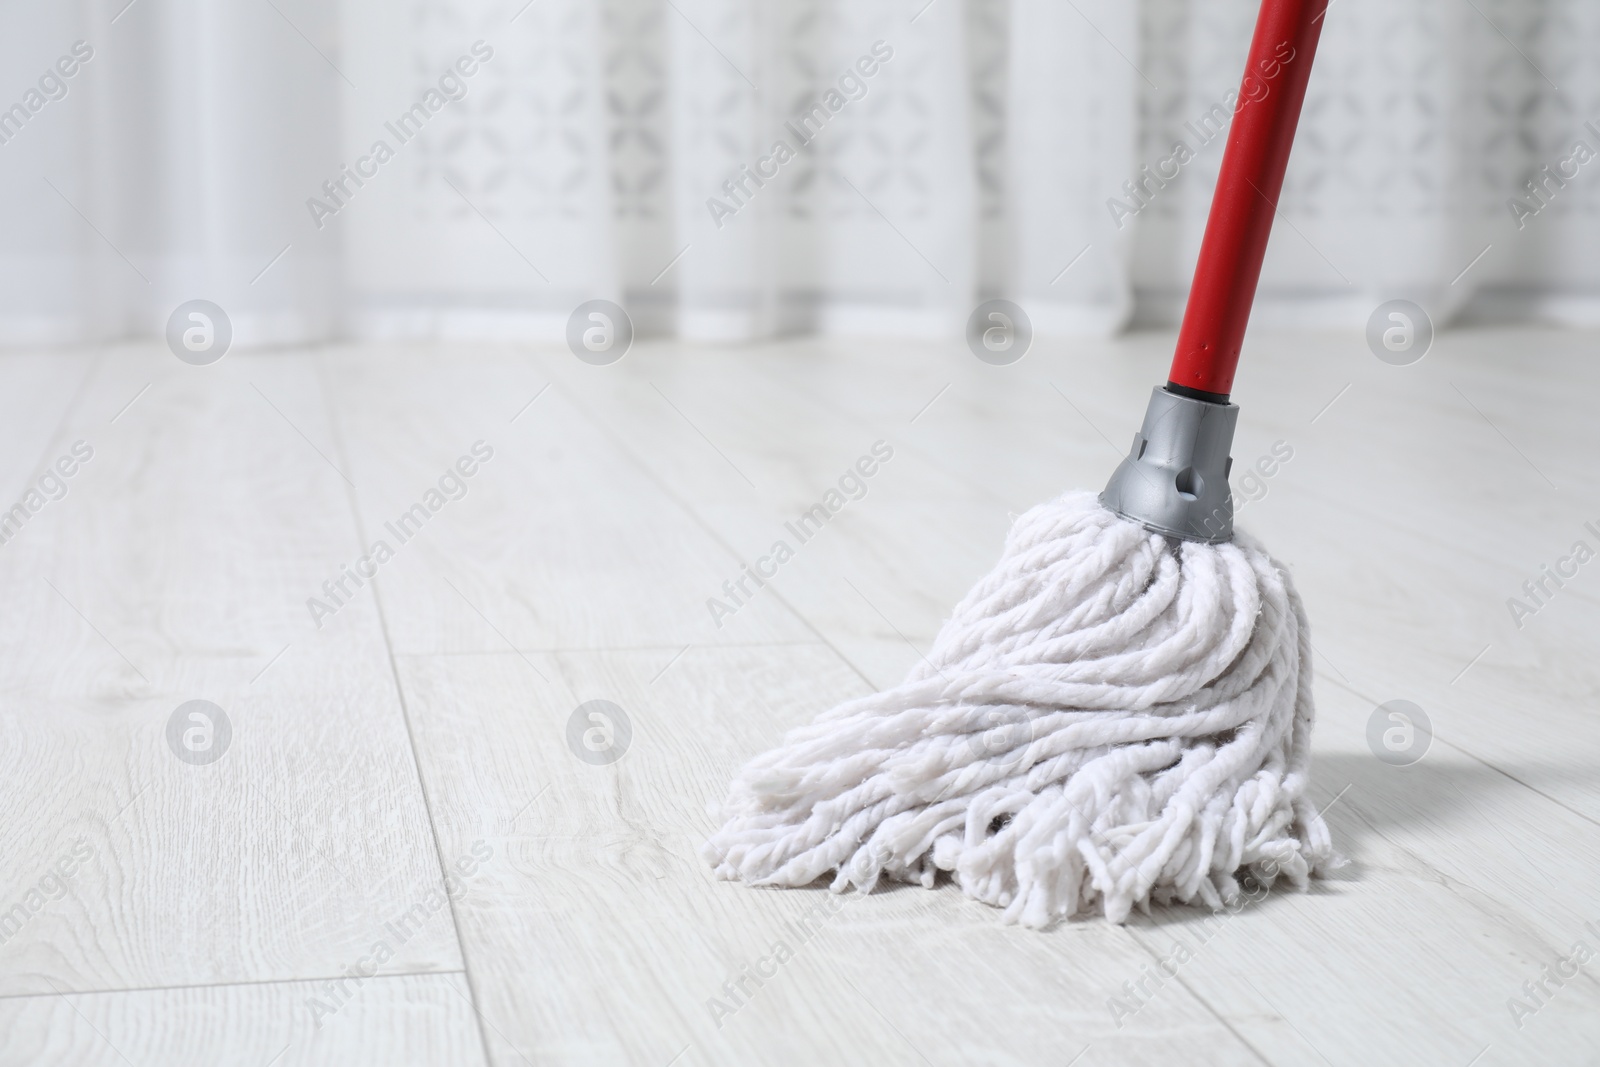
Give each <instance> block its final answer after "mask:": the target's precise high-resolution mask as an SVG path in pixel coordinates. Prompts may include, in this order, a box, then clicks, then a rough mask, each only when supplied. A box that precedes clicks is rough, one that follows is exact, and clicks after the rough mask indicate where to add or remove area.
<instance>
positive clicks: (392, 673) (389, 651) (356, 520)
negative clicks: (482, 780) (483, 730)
mask: <svg viewBox="0 0 1600 1067" xmlns="http://www.w3.org/2000/svg"><path fill="white" fill-rule="evenodd" d="M311 361H312V365H313V367H314V368H315V373H316V379H317V391H318V392H319V393H321V394H322V403H323V410H324V412H325V413H326V416H327V419H328V432H329V433H330V434H331V435H332V436H333V448H334V452H335V453H336V454H337V455H338V456H339V459H340V460H341V461H342V462H343V463H344V465H345V469H347V470H351V471H354V470H355V468H354V467H353V466H351V463H350V454H349V451H348V450H347V449H346V448H345V446H344V435H343V434H342V433H340V431H339V418H338V412H337V405H336V404H335V397H336V393H335V390H334V388H333V387H332V385H331V384H330V382H329V380H328V375H327V373H326V368H325V367H324V366H323V360H322V356H321V353H318V352H313V353H312V355H311ZM345 500H346V501H347V502H348V503H349V505H350V512H351V519H352V522H353V525H354V529H355V534H356V539H357V549H358V550H359V548H360V546H361V544H365V543H368V542H367V540H366V524H365V522H364V521H363V520H362V517H361V502H360V500H359V499H358V497H357V493H356V488H355V484H354V483H353V482H350V481H349V480H348V479H346V480H345ZM372 599H373V605H374V606H375V607H376V608H377V614H378V630H379V632H380V633H381V634H382V635H383V649H384V653H385V655H386V656H387V658H388V661H389V677H390V679H391V680H392V681H393V682H394V694H395V701H396V703H397V704H398V705H399V709H400V722H401V724H402V725H403V726H404V727H405V731H406V744H407V746H408V747H409V748H410V750H411V766H412V768H413V770H414V772H415V773H416V782H417V791H418V793H419V794H420V796H421V798H422V808H423V813H424V815H425V816H426V818H427V820H428V835H429V837H430V838H432V840H433V855H434V862H435V863H436V864H438V872H439V885H440V887H441V888H444V887H447V886H448V885H449V884H450V873H449V861H448V860H447V859H446V858H445V854H444V847H443V846H442V845H441V844H440V843H439V825H438V822H437V820H436V819H435V818H434V813H433V798H432V796H431V795H430V794H429V792H428V783H427V780H426V778H425V777H424V775H423V773H422V756H421V753H419V752H418V751H417V737H416V732H415V731H414V730H413V729H412V726H411V710H410V707H409V705H408V704H407V702H406V692H405V685H404V683H403V682H402V681H401V679H400V665H399V663H398V662H396V660H395V654H394V642H393V641H392V640H391V639H390V636H389V614H388V610H387V609H386V607H385V606H384V600H383V591H382V590H381V589H379V588H378V587H377V583H373V588H372ZM445 903H446V904H447V905H448V906H449V908H450V925H451V930H452V932H453V933H454V934H455V939H456V953H457V955H459V956H460V958H461V966H462V973H463V974H464V975H465V976H466V980H467V997H466V1000H467V1006H468V1007H470V1008H471V1009H472V1014H473V1015H474V1016H475V1017H476V1022H477V1029H478V1044H479V1047H480V1048H481V1050H482V1052H483V1063H484V1067H493V1064H494V1056H493V1055H492V1054H491V1053H490V1051H489V1035H488V1034H487V1033H486V1032H485V1030H484V1026H485V1024H486V1022H487V1020H485V1019H484V1017H483V1012H482V1011H481V1010H479V1008H478V990H477V984H476V982H474V981H473V977H472V971H471V963H470V961H469V959H468V955H467V945H466V939H465V938H463V937H462V936H461V915H460V912H459V911H458V910H457V908H456V901H455V898H454V897H453V896H451V895H450V893H449V892H446V893H445ZM513 1047H514V1046H513Z"/></svg>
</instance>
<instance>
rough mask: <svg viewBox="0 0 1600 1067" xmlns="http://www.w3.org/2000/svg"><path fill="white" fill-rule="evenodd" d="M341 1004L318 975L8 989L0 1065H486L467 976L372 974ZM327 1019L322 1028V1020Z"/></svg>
mask: <svg viewBox="0 0 1600 1067" xmlns="http://www.w3.org/2000/svg"><path fill="white" fill-rule="evenodd" d="M350 988H351V993H350V995H349V996H348V998H347V999H344V1000H342V1001H340V1002H338V1003H337V1005H336V1010H334V1011H332V1012H331V1013H323V1012H321V1011H320V1010H319V1009H318V1008H313V1007H312V1006H311V1005H312V1004H313V1003H316V1004H318V1005H322V1004H331V1003H333V998H332V997H330V995H329V993H328V992H327V990H326V988H325V987H324V986H323V985H322V984H321V983H312V982H272V983H266V984H261V985H218V986H209V987H202V986H189V987H185V988H181V989H155V990H139V991H132V992H118V993H65V994H62V995H56V994H48V995H44V996H29V997H7V998H0V1065H4V1067H33V1065H36V1064H56V1063H60V1064H68V1063H70V1064H74V1065H81V1067H127V1065H128V1064H133V1065H135V1067H146V1065H148V1067H269V1065H270V1067H313V1065H316V1067H360V1065H364V1064H370V1065H371V1067H394V1065H405V1064H415V1065H417V1067H434V1065H436V1064H443V1063H449V1064H463V1065H470V1064H483V1063H484V1062H485V1060H484V1053H483V1046H482V1044H481V1043H480V1042H479V1040H478V1027H477V1020H476V1019H475V1018H474V1017H473V1013H472V1005H471V1002H470V1000H469V999H468V996H467V991H466V982H465V981H464V980H463V977H462V975H460V974H440V975H426V976H404V977H398V978H384V977H378V978H371V979H368V980H367V981H366V982H364V983H363V984H362V985H360V986H359V987H357V986H355V985H354V984H352V985H351V987H350ZM318 1022H320V1023H321V1026H320V1027H319V1026H318V1025H317V1024H318Z"/></svg>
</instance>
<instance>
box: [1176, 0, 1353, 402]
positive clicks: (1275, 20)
mask: <svg viewBox="0 0 1600 1067" xmlns="http://www.w3.org/2000/svg"><path fill="white" fill-rule="evenodd" d="M1328 2H1329V0H1262V3H1261V13H1260V14H1259V15H1258V16H1257V17H1256V33H1255V38H1254V39H1253V40H1252V41H1251V42H1250V59H1249V60H1248V62H1247V63H1246V65H1245V71H1244V80H1243V82H1242V84H1241V85H1240V88H1239V99H1238V101H1237V103H1236V104H1235V107H1234V116H1233V124H1232V128H1231V129H1230V130H1229V131H1228V147H1227V150H1226V151H1225V152H1223V155H1222V171H1221V173H1220V174H1219V175H1218V177H1217V190H1216V193H1215V194H1214V195H1213V196H1212V199H1211V215H1210V217H1209V218H1208V219H1207V220H1206V233H1205V238H1204V239H1203V240H1202V241H1201V243H1200V260H1199V262H1197V263H1196V264H1195V268H1194V285H1192V286H1191V287H1190V289H1189V306H1188V307H1187V308H1185V309H1184V312H1183V328H1182V329H1181V330H1180V331H1179V332H1178V350H1177V353H1176V354H1175V355H1174V356H1173V357H1172V373H1171V375H1170V376H1169V380H1168V384H1169V385H1172V386H1177V387H1179V389H1178V391H1179V392H1182V391H1185V390H1189V391H1195V392H1201V393H1208V394H1212V396H1215V397H1217V398H1221V399H1225V398H1226V397H1227V395H1228V393H1230V392H1231V391H1232V390H1233V372H1234V368H1236V367H1237V366H1238V364H1239V348H1240V345H1241V344H1242V343H1243V341H1244V329H1245V326H1246V324H1247V323H1249V321H1250V305H1251V303H1252V302H1253V301H1254V300H1255V295H1256V282H1257V281H1258V280H1259V279H1260V277H1261V260H1262V258H1263V257H1264V256H1265V255H1266V252H1267V238H1268V237H1270V236H1271V235H1272V216H1273V213H1274V211H1275V210H1276V209H1277V204H1278V192H1279V191H1280V190H1281V189H1282V188H1283V172H1284V170H1285V168H1287V167H1288V165H1289V149H1290V148H1291V147H1292V146H1293V144H1294V130H1295V125H1296V124H1297V123H1298V122H1299V121H1300V105H1301V103H1302V102H1304V100H1305V97H1306V82H1307V81H1308V80H1309V79H1310V77H1311V60H1312V57H1313V56H1315V55H1316V51H1317V37H1318V36H1319V35H1320V34H1321V32H1322V16H1323V14H1324V13H1325V12H1326V11H1327V9H1328ZM1202 399H1211V397H1204V398H1202Z"/></svg>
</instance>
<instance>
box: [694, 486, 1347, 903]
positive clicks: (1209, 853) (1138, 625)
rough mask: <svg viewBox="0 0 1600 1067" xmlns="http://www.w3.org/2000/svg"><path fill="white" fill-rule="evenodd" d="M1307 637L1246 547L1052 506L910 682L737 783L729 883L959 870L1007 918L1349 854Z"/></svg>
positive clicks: (717, 849) (810, 730)
mask: <svg viewBox="0 0 1600 1067" xmlns="http://www.w3.org/2000/svg"><path fill="white" fill-rule="evenodd" d="M1309 657H1310V637H1309V631H1308V629H1307V626H1306V620H1305V613H1304V611H1303V609H1302V607H1301V605H1300V601H1299V597H1298V595H1297V594H1296V593H1295V590H1294V588H1293V585H1292V584H1291V583H1290V581H1289V579H1288V576H1287V575H1286V574H1285V573H1284V572H1283V570H1282V569H1281V568H1280V567H1278V566H1277V565H1276V564H1275V563H1274V562H1273V561H1272V560H1271V558H1270V557H1268V556H1267V554H1266V553H1265V552H1264V551H1262V549H1261V548H1260V547H1259V546H1258V545H1257V544H1256V543H1255V542H1254V541H1253V540H1251V539H1250V538H1248V537H1246V536H1245V535H1243V534H1240V535H1238V537H1237V539H1236V540H1235V541H1234V542H1233V543H1231V544H1222V545H1202V544H1197V543H1193V542H1183V543H1181V544H1175V543H1173V542H1170V541H1168V540H1166V539H1165V538H1162V537H1160V536H1158V535H1154V534H1151V533H1150V532H1148V531H1146V530H1145V529H1144V528H1142V527H1140V526H1138V525H1137V524H1134V523H1131V522H1128V521H1126V520H1124V519H1121V518H1118V517H1117V516H1115V515H1114V514H1112V513H1111V512H1109V511H1107V510H1106V509H1105V508H1103V507H1101V506H1100V505H1099V503H1098V501H1096V500H1095V498H1094V497H1093V496H1092V495H1090V494H1087V493H1074V494H1068V495H1066V496H1064V497H1062V498H1060V499H1058V500H1056V501H1052V502H1050V503H1047V504H1044V505H1041V506H1039V507H1036V508H1033V509H1032V510H1030V511H1029V512H1028V513H1027V514H1025V515H1023V516H1022V517H1021V518H1019V519H1018V520H1017V522H1016V523H1015V524H1014V525H1013V527H1012V529H1011V532H1010V534H1009V536H1008V537H1007V542H1006V547H1005V551H1004V553H1003V555H1002V558H1001V561H1000V563H999V564H998V565H997V566H996V567H995V568H994V570H993V571H991V572H990V573H989V574H988V575H987V576H986V577H985V578H984V579H982V580H981V581H980V582H979V583H978V584H977V586H975V587H974V588H973V589H972V591H971V592H970V593H969V594H968V595H967V596H966V598H965V599H963V600H962V602H961V603H960V604H958V605H957V606H956V608H955V610H954V611H953V612H952V614H951V617H950V619H949V620H948V621H947V622H946V623H945V625H944V626H943V627H942V628H941V630H940V632H939V635H938V637H937V638H936V639H935V641H934V644H933V647H932V649H931V650H930V651H929V653H928V656H927V659H926V661H925V662H923V663H919V664H918V665H917V667H916V668H915V669H914V670H913V671H912V672H911V674H910V676H909V677H908V678H907V680H906V681H905V682H904V683H903V684H901V685H899V686H897V687H895V688H893V689H889V690H886V691H884V692H882V693H876V694H872V695H870V696H866V697H862V698H859V699H857V700H853V701H848V702H846V703H845V704H842V705H840V706H839V707H837V708H835V709H833V710H832V711H830V712H828V713H826V714H824V715H822V716H820V717H819V718H818V719H817V720H816V721H815V722H813V723H811V724H809V725H807V726H803V727H800V728H798V729H796V730H793V731H791V732H790V733H789V735H788V736H787V737H786V738H785V740H784V743H783V744H782V745H781V746H779V747H778V748H777V749H774V750H773V751H771V752H768V753H765V754H763V755H761V756H759V757H757V758H756V759H754V760H752V761H751V762H750V763H749V765H748V766H746V768H745V769H744V770H743V772H741V774H740V775H739V776H738V778H737V779H736V780H735V781H734V783H733V785H732V786H731V788H730V790H729V795H728V800H727V802H726V804H725V805H724V807H723V810H722V812H721V815H722V817H723V818H724V819H725V823H724V825H723V827H722V828H721V829H720V830H719V831H718V832H717V833H715V834H714V835H713V836H712V837H711V839H710V840H709V841H708V842H707V844H706V846H705V848H704V853H705V855H706V857H707V859H708V860H709V861H710V862H711V863H712V864H713V865H714V866H715V867H716V870H717V873H718V874H719V875H720V876H722V877H724V878H733V879H740V880H743V881H745V882H749V883H752V884H758V885H787V886H801V885H808V884H810V883H812V882H814V881H815V880H817V879H818V878H820V877H823V876H824V875H827V874H829V873H833V874H834V875H835V877H834V879H833V887H834V888H835V889H836V890H843V889H844V888H847V887H849V886H855V887H856V888H858V889H859V890H862V891H866V890H870V889H871V887H872V886H873V885H874V884H875V883H876V882H877V880H878V879H879V878H881V877H889V878H893V879H898V880H903V881H913V882H918V883H920V884H922V885H925V886H931V885H932V884H933V883H934V879H935V877H936V875H937V872H938V871H940V870H945V871H949V872H952V874H953V875H954V877H955V879H956V881H957V882H958V883H959V884H960V886H961V888H962V889H963V891H964V892H966V893H967V895H969V896H971V897H973V898H975V899H978V900H982V901H984V902H986V903H989V904H992V905H995V906H997V907H1000V908H1004V909H1005V915H1006V918H1007V919H1008V920H1010V921H1016V922H1022V923H1025V924H1027V925H1030V926H1046V925H1049V924H1050V923H1052V922H1055V921H1057V920H1059V919H1063V918H1066V917H1070V916H1072V915H1075V914H1078V913H1080V912H1084V911H1088V910H1095V909H1098V910H1100V911H1101V912H1102V913H1103V914H1104V915H1105V916H1106V917H1107V918H1108V919H1111V920H1113V921H1117V922H1120V921H1122V920H1124V919H1125V918H1126V917H1127V916H1128V914H1129V913H1130V912H1131V910H1132V909H1133V908H1134V907H1146V906H1148V905H1149V903H1150V902H1152V901H1156V902H1163V903H1165V902H1174V901H1177V902H1196V903H1201V904H1204V905H1207V906H1210V907H1213V908H1217V907H1221V906H1223V905H1224V904H1226V903H1229V902H1231V901H1233V900H1235V899H1236V898H1237V896H1238V895H1239V892H1240V889H1239V883H1238V876H1239V875H1240V873H1241V872H1242V871H1245V870H1248V871H1249V872H1250V873H1251V874H1252V876H1253V877H1255V878H1256V879H1257V880H1258V881H1261V882H1263V883H1266V884H1271V883H1272V882H1273V881H1274V880H1275V879H1277V878H1279V877H1282V878H1284V879H1287V880H1288V881H1289V882H1290V883H1291V884H1293V885H1295V886H1299V887H1303V886H1304V885H1305V884H1306V881H1307V879H1308V878H1309V876H1310V875H1311V874H1312V873H1314V872H1316V871H1319V870H1321V869H1324V868H1326V867H1328V866H1330V865H1331V864H1333V863H1334V862H1336V857H1335V856H1334V853H1333V850H1332V845H1331V840H1330V837H1329V834H1328V831H1327V827H1326V826H1325V825H1324V824H1323V822H1322V820H1321V818H1320V817H1319V816H1318V815H1317V813H1316V811H1315V809H1314V808H1313V807H1312V805H1311V804H1310V803H1309V801H1308V800H1307V799H1306V797H1305V790H1306V787H1307V785H1308V773H1307V772H1308V768H1309V754H1310V734H1311V727H1312V721H1313V708H1312V699H1311V684H1310V682H1311V679H1310V672H1309V666H1308V664H1309V662H1310V659H1309Z"/></svg>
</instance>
